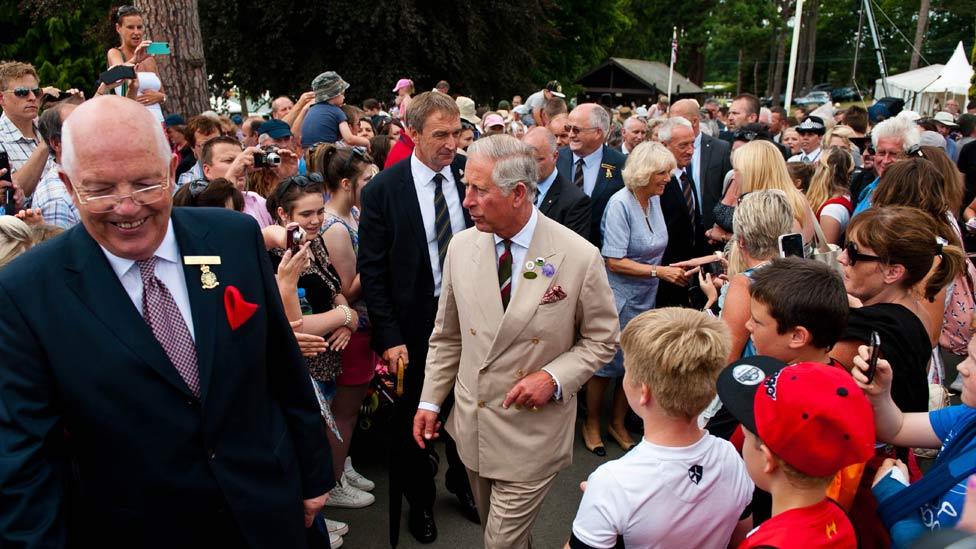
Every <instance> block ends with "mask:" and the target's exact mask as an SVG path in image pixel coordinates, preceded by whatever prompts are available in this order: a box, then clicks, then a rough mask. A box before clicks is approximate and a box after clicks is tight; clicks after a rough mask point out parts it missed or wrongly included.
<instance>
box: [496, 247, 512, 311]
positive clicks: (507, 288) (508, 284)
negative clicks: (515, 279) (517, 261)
mask: <svg viewBox="0 0 976 549" xmlns="http://www.w3.org/2000/svg"><path fill="white" fill-rule="evenodd" d="M502 244H504V245H505V253H503V254H502V255H501V256H500V257H499V258H498V287H499V288H500V289H501V293H502V309H503V310H504V309H507V308H508V300H509V299H510V298H511V297H512V241H511V240H502Z"/></svg>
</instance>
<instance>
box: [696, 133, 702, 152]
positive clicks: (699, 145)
mask: <svg viewBox="0 0 976 549" xmlns="http://www.w3.org/2000/svg"><path fill="white" fill-rule="evenodd" d="M701 136H702V134H701V132H700V131H699V132H698V135H696V136H695V150H696V151H697V150H698V149H700V148H701Z"/></svg>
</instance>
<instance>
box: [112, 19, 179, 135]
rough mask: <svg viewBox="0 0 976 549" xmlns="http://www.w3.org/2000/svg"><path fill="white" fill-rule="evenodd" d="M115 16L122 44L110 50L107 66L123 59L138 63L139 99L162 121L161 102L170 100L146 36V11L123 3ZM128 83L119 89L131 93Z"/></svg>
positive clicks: (115, 23) (122, 61)
mask: <svg viewBox="0 0 976 549" xmlns="http://www.w3.org/2000/svg"><path fill="white" fill-rule="evenodd" d="M111 20H112V25H113V26H114V27H115V33H116V34H117V35H118V37H119V42H120V44H119V46H118V47H114V48H110V49H109V50H108V53H107V54H106V57H107V59H108V61H107V63H106V67H114V66H115V65H119V64H121V63H128V64H131V65H134V66H135V70H136V78H137V82H138V87H139V91H138V95H136V97H135V100H136V101H138V102H139V103H141V104H143V105H145V107H146V108H147V109H149V111H150V112H152V113H153V115H154V116H155V117H156V120H158V121H159V122H160V123H162V122H163V109H162V106H161V105H162V104H163V102H164V101H166V93H164V92H163V82H162V80H160V79H159V69H158V68H157V67H156V60H155V59H154V58H153V57H152V56H151V55H149V53H147V51H146V49H147V48H148V47H149V44H152V41H151V40H145V39H144V38H145V29H146V27H145V23H144V22H143V19H142V11H140V10H139V8H137V7H135V6H120V7H119V8H118V9H115V10H112V13H111ZM128 87H129V86H128V85H126V84H123V85H122V86H119V87H117V88H115V93H117V94H118V95H128V91H129V89H128Z"/></svg>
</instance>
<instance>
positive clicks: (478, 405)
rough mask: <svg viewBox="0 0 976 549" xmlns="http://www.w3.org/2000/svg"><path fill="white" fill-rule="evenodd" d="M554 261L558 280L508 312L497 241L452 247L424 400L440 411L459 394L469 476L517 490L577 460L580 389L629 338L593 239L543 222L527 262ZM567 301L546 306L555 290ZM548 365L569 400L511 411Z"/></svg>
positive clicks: (460, 435) (461, 444)
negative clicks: (515, 392)
mask: <svg viewBox="0 0 976 549" xmlns="http://www.w3.org/2000/svg"><path fill="white" fill-rule="evenodd" d="M537 257H542V258H545V260H546V261H547V262H549V263H551V264H552V265H553V266H555V268H556V273H555V275H554V276H553V277H552V278H548V277H546V276H545V275H543V274H542V273H541V269H540V268H536V269H535V272H536V273H538V274H539V276H538V277H537V278H534V279H527V278H524V277H523V273H524V269H525V264H524V262H523V264H521V265H514V266H513V275H512V276H513V277H515V276H517V277H519V279H518V283H517V286H516V287H515V292H514V293H513V294H512V297H511V300H510V302H509V305H508V309H507V310H503V309H502V301H501V293H500V291H499V287H498V271H497V261H498V260H497V256H496V253H495V241H494V236H493V235H492V234H490V233H483V232H480V231H478V230H477V229H474V228H471V229H468V230H466V231H464V232H461V233H459V234H457V235H455V236H454V238H452V239H451V245H450V248H449V249H448V253H447V258H446V261H445V263H444V278H443V283H442V289H441V296H440V302H439V305H438V311H437V320H436V321H435V324H434V332H433V333H432V334H431V337H430V350H429V352H428V355H427V368H426V372H425V374H426V376H425V381H424V389H423V393H422V395H421V398H420V400H421V401H423V402H429V403H432V404H437V405H440V404H441V403H442V402H443V401H444V399H445V398H446V397H447V395H448V394H449V393H450V391H451V389H452V388H453V389H454V399H455V400H454V409H453V411H452V412H451V415H450V417H449V418H448V420H447V425H446V427H447V431H448V432H449V433H450V434H451V436H453V437H454V440H455V441H457V447H458V453H459V454H460V456H461V460H462V461H463V462H464V465H465V466H466V467H467V468H468V469H472V470H474V471H477V472H478V474H479V475H480V476H482V477H485V478H492V479H497V480H505V481H510V482H520V481H531V480H538V479H541V478H544V477H547V476H550V475H553V474H555V473H557V472H558V471H559V470H560V469H563V468H565V467H567V466H568V465H569V464H570V463H571V462H572V449H573V436H574V431H575V429H574V423H575V419H576V403H575V401H574V399H573V397H574V396H575V395H576V392H577V391H579V388H580V386H581V385H582V384H583V383H585V382H586V381H587V380H588V379H589V378H590V376H592V375H593V372H595V371H596V370H597V369H599V368H600V366H602V365H604V364H606V363H607V362H609V361H610V359H611V358H612V357H613V355H614V352H615V351H616V348H617V343H618V341H619V338H620V327H619V321H618V319H617V310H616V306H615V305H614V299H613V292H612V291H611V290H610V285H609V283H608V282H607V274H606V270H605V267H604V263H603V258H602V257H601V256H600V253H599V251H598V250H597V249H596V247H594V246H593V245H592V244H590V243H589V242H588V241H587V240H585V239H584V238H582V237H580V236H579V235H577V234H576V233H574V232H573V231H571V230H570V229H567V228H565V227H563V226H562V225H560V224H558V223H556V222H555V221H552V220H551V219H549V218H547V217H545V216H544V215H541V214H540V215H539V218H538V223H537V225H536V228H535V233H534V234H533V237H532V242H531V244H530V245H529V250H528V253H527V254H526V257H525V261H530V260H534V259H535V258H537ZM557 285H558V286H560V287H561V288H562V291H563V292H565V294H566V297H565V299H562V300H561V301H557V302H555V303H548V304H545V305H542V304H541V302H542V299H543V296H544V294H545V293H546V290H547V289H549V288H552V287H554V286H557ZM543 367H545V368H546V369H547V370H548V371H549V372H550V373H552V374H553V375H555V377H556V379H558V380H559V383H560V384H561V386H562V399H561V400H560V401H556V402H550V403H549V404H547V405H545V406H542V407H541V408H539V410H538V411H535V412H533V411H531V410H528V409H524V408H523V409H517V408H516V407H515V406H511V407H509V408H508V409H507V410H506V409H504V408H502V402H503V401H504V400H505V395H506V393H508V391H509V390H511V389H512V387H514V386H515V384H516V383H517V382H518V381H519V379H521V378H522V377H524V376H526V375H529V374H531V373H533V372H537V371H539V370H541V369H542V368H543Z"/></svg>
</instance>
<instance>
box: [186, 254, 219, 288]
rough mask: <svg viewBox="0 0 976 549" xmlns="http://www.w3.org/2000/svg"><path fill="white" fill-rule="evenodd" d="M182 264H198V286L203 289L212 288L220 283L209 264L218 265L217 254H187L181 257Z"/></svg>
mask: <svg viewBox="0 0 976 549" xmlns="http://www.w3.org/2000/svg"><path fill="white" fill-rule="evenodd" d="M183 264H184V265H199V266H200V286H201V287H203V289H204V290H213V289H214V288H216V287H217V286H219V285H220V281H218V280H217V275H216V273H214V272H213V271H211V270H210V266H211V265H220V256H219V255H187V256H184V257H183Z"/></svg>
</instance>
